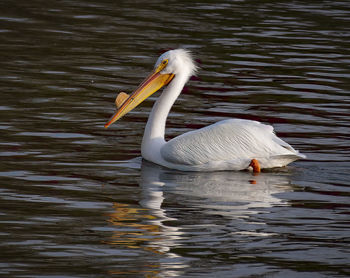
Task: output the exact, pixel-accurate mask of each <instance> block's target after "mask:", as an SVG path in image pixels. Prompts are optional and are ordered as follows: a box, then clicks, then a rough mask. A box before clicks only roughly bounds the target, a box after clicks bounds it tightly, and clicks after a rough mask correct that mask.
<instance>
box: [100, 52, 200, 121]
mask: <svg viewBox="0 0 350 278" xmlns="http://www.w3.org/2000/svg"><path fill="white" fill-rule="evenodd" d="M195 71H196V65H195V64H194V62H193V60H192V57H191V54H190V52H189V51H187V50H184V49H175V50H169V51H167V52H165V53H164V54H162V55H161V56H160V57H159V58H158V60H157V62H156V64H155V66H154V69H153V71H152V72H151V74H150V75H149V76H148V77H147V78H146V79H145V80H144V81H143V82H142V83H141V84H140V85H139V86H138V88H137V89H136V90H135V91H134V92H133V93H132V94H131V95H130V96H128V97H127V98H125V100H124V101H123V103H121V104H119V105H118V109H117V111H116V113H115V114H114V115H113V116H112V117H111V118H110V120H109V121H108V123H106V124H105V128H107V127H109V126H110V125H111V124H113V123H114V122H116V121H117V120H119V119H120V118H121V117H122V116H124V115H125V114H126V113H128V112H130V111H131V110H132V109H134V108H135V107H136V106H138V105H139V104H140V103H141V102H143V101H144V100H145V99H146V98H148V97H149V96H151V95H152V94H154V93H155V92H157V91H158V90H159V89H161V88H162V87H164V86H166V85H168V84H169V83H170V82H171V81H172V80H173V78H174V77H175V76H176V75H177V74H180V73H185V74H186V76H191V75H192V74H194V73H195Z"/></svg>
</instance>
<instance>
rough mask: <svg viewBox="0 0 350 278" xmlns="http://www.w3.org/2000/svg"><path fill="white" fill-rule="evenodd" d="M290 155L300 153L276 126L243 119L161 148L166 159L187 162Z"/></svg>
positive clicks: (192, 133) (229, 121)
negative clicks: (277, 132)
mask: <svg viewBox="0 0 350 278" xmlns="http://www.w3.org/2000/svg"><path fill="white" fill-rule="evenodd" d="M288 154H297V152H296V151H295V150H294V149H293V148H292V147H291V146H290V145H288V144H287V143H285V142H284V141H283V140H281V139H279V138H278V137H277V136H276V135H275V134H274V131H273V127H272V126H269V125H265V124H261V123H259V122H256V121H249V120H241V119H230V120H224V121H220V122H218V123H216V124H213V125H210V126H208V127H204V128H201V129H198V130H195V131H190V132H187V133H185V134H182V135H180V136H178V137H175V138H173V139H172V140H170V141H169V142H167V143H166V144H165V145H164V146H163V147H162V148H161V155H162V157H163V159H164V160H166V161H168V162H171V163H175V164H185V165H198V164H204V163H208V162H212V161H232V160H235V159H252V158H260V157H261V158H267V157H270V156H274V155H288Z"/></svg>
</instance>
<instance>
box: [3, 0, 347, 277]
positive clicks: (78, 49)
mask: <svg viewBox="0 0 350 278" xmlns="http://www.w3.org/2000/svg"><path fill="white" fill-rule="evenodd" d="M117 2H121V3H117ZM216 2H217V1H216ZM349 46H350V3H349V1H219V2H217V3H215V4H213V3H212V2H211V1H201V2H197V3H192V4H189V3H188V2H185V3H181V2H179V1H172V0H170V1H148V2H147V4H146V2H142V1H140V2H139V1H6V0H5V1H1V2H0V53H1V61H0V65H1V66H0V84H1V85H0V89H1V91H0V96H1V103H0V115H1V122H0V129H1V136H0V156H1V164H0V177H1V178H0V207H1V209H0V250H1V251H0V276H1V277H108V276H115V277H123V276H130V277H144V276H145V277H176V276H180V277H347V275H350V267H349V265H350V248H349V242H350V240H349V238H350V229H349V228H350V215H349V214H350V209H349V207H350V198H349V195H350V188H349V184H350V182H349V181H350V173H349V170H350V169H349V168H350V167H349V166H350V144H349V139H350V138H349V134H350V120H349V119H350V93H349V92H350V67H349V64H350V51H349V49H350V47H349ZM177 47H185V48H189V49H191V50H192V51H193V53H194V54H195V56H196V58H197V61H198V63H199V65H200V67H201V70H200V71H199V73H198V76H197V77H196V78H193V79H192V80H191V81H190V82H189V84H188V86H187V87H186V88H185V91H184V93H183V94H182V95H181V96H180V98H179V100H178V101H177V102H176V104H175V106H174V108H173V110H172V112H171V114H170V117H169V119H168V123H167V136H168V138H172V137H174V136H176V135H178V134H181V133H183V132H186V131H189V130H191V129H195V128H200V127H203V126H206V125H208V124H211V123H214V122H216V121H218V120H222V119H227V118H244V119H254V120H259V121H262V122H264V123H270V124H272V125H273V126H274V127H275V130H276V132H277V134H278V135H279V136H280V137H281V138H283V139H284V140H286V141H287V142H289V143H290V144H292V145H293V146H294V147H295V148H297V149H299V150H300V151H301V152H302V153H304V154H306V155H307V156H308V159H307V160H303V161H298V162H296V163H293V164H291V165H290V166H288V167H287V168H285V169H279V170H274V171H269V172H264V173H261V174H260V175H259V176H253V175H252V174H251V173H249V172H217V173H182V172H176V171H172V170H167V169H164V168H161V167H158V166H156V165H153V164H151V163H147V162H145V161H142V160H141V158H140V143H141V138H142V133H143V128H144V125H145V122H146V119H147V116H148V113H149V111H150V109H151V106H152V104H153V102H154V99H155V98H156V97H157V96H158V95H157V94H156V95H155V96H154V97H152V98H151V99H150V100H147V101H146V102H145V103H144V104H143V105H142V106H141V107H139V108H138V109H136V110H135V111H134V112H132V113H130V114H129V115H128V116H126V117H125V118H123V119H122V120H121V121H120V122H118V123H117V124H115V125H113V126H112V127H111V128H109V129H107V130H106V129H104V128H103V125H104V123H106V121H107V120H108V119H109V117H110V116H111V114H112V113H113V111H114V104H113V102H114V98H115V96H116V93H117V92H119V91H121V90H124V91H127V92H131V91H132V90H133V89H134V88H135V87H136V86H137V85H138V84H139V82H140V81H141V80H142V79H143V78H144V77H145V76H146V75H147V74H148V73H149V72H150V70H151V69H152V68H153V64H154V62H155V60H156V58H157V56H158V55H159V54H160V53H162V52H163V51H164V50H167V49H169V48H177Z"/></svg>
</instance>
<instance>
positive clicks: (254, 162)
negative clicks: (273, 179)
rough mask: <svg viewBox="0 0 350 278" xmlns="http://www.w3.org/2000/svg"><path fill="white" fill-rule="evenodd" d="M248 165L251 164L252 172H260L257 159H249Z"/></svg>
mask: <svg viewBox="0 0 350 278" xmlns="http://www.w3.org/2000/svg"><path fill="white" fill-rule="evenodd" d="M249 166H251V167H252V168H253V172H254V173H255V174H256V173H260V172H261V168H260V163H259V161H258V160H257V159H255V158H253V159H252V160H251V161H250V164H249ZM249 166H248V167H249Z"/></svg>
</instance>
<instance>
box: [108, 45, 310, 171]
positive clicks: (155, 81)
mask: <svg viewBox="0 0 350 278" xmlns="http://www.w3.org/2000/svg"><path fill="white" fill-rule="evenodd" d="M196 70H197V66H196V65H195V63H194V61H193V58H192V56H191V53H190V52H189V51H188V50H185V49H175V50H170V51H167V52H165V53H164V54H162V55H161V56H160V57H159V58H158V60H157V62H156V64H155V67H154V70H153V71H152V73H151V74H150V75H149V76H148V77H147V78H146V79H145V80H144V81H143V82H142V83H141V84H140V85H139V87H138V88H137V89H136V90H135V91H134V92H133V93H132V94H131V95H130V96H129V95H127V94H125V93H120V94H119V95H118V97H117V99H116V105H117V108H118V109H117V111H116V113H115V114H114V115H113V116H112V117H111V118H110V120H109V121H108V123H107V124H106V125H105V127H106V128H107V127H109V126H110V125H111V124H112V123H114V122H115V121H117V120H119V119H120V118H121V117H122V116H124V115H125V114H126V113H128V112H130V111H131V110H132V109H134V108H135V107H136V106H138V105H139V104H140V103H141V102H142V101H144V100H145V99H146V98H148V97H149V96H151V95H152V94H153V93H155V92H156V91H158V90H159V89H161V88H162V87H164V86H165V88H164V90H163V92H162V94H161V95H160V96H159V98H158V99H157V101H156V103H155V104H154V106H153V108H152V111H151V113H150V115H149V118H148V121H147V124H146V127H145V131H144V135H143V139H142V146H141V154H142V157H143V158H144V159H146V160H149V161H151V162H154V163H156V164H159V165H162V166H165V167H167V168H171V169H177V170H181V171H221V170H244V169H247V168H249V169H251V168H253V171H254V172H260V169H264V168H275V167H283V166H286V165H287V164H289V163H291V162H293V161H295V160H297V159H301V158H305V156H304V155H303V154H300V153H299V152H298V151H297V150H295V149H294V148H293V147H292V146H290V145H289V144H288V143H286V142H284V141H283V140H282V139H280V138H278V137H277V136H276V135H275V133H274V130H273V127H272V126H270V125H266V124H262V123H260V122H257V121H251V120H244V119H228V120H223V121H219V122H217V123H215V124H212V125H209V126H207V127H204V128H201V129H198V130H194V131H189V132H187V133H184V134H182V135H180V136H178V137H175V138H173V139H171V140H169V141H168V142H166V141H165V138H164V133H165V125H166V119H167V117H168V114H169V111H170V109H171V107H172V106H173V104H174V102H175V101H176V99H177V98H178V96H179V95H180V93H181V91H182V89H183V87H184V86H185V84H186V83H187V81H188V80H189V78H190V77H191V76H192V75H193V74H194V73H195V72H196Z"/></svg>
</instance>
